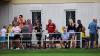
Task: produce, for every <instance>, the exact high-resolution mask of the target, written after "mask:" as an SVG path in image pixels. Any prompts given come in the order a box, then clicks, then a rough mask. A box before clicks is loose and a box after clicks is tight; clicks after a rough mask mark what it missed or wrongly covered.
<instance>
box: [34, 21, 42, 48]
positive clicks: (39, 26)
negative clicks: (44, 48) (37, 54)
mask: <svg viewBox="0 0 100 56" xmlns="http://www.w3.org/2000/svg"><path fill="white" fill-rule="evenodd" d="M35 30H36V37H37V40H38V43H37V44H38V48H39V49H40V48H41V37H42V34H41V31H42V26H41V25H40V23H39V22H37V25H36V27H35Z"/></svg>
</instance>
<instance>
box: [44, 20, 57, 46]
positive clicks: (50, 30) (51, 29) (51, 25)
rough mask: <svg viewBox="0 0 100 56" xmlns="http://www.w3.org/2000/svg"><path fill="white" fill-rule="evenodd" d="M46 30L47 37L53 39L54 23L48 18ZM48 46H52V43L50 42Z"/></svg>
mask: <svg viewBox="0 0 100 56" xmlns="http://www.w3.org/2000/svg"><path fill="white" fill-rule="evenodd" d="M46 30H47V31H48V33H50V34H49V39H50V40H53V39H54V34H52V33H54V32H55V30H56V25H55V24H54V23H53V22H52V20H51V19H49V20H48V25H46ZM50 47H53V43H51V44H50Z"/></svg>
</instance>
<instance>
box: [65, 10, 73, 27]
mask: <svg viewBox="0 0 100 56" xmlns="http://www.w3.org/2000/svg"><path fill="white" fill-rule="evenodd" d="M69 19H73V21H74V22H75V10H67V11H66V26H67V25H68V24H69Z"/></svg>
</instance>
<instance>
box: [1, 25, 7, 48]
mask: <svg viewBox="0 0 100 56" xmlns="http://www.w3.org/2000/svg"><path fill="white" fill-rule="evenodd" d="M6 32H7V30H6V26H3V28H2V29H1V41H2V48H3V49H4V48H6V44H5V42H6Z"/></svg>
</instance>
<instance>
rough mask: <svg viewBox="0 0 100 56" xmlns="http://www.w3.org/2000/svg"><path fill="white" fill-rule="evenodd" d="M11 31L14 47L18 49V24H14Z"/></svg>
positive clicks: (19, 45) (19, 30)
mask: <svg viewBox="0 0 100 56" xmlns="http://www.w3.org/2000/svg"><path fill="white" fill-rule="evenodd" d="M12 31H13V32H14V34H15V35H14V40H15V45H16V49H20V47H21V44H20V34H19V33H20V32H21V29H20V27H19V26H18V24H16V25H14V27H13V28H12Z"/></svg>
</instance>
